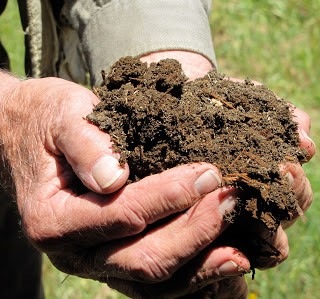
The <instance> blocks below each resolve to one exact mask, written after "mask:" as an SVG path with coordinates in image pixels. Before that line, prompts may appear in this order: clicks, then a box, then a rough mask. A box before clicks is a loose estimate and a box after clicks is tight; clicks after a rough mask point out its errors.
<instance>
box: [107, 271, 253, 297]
mask: <svg viewBox="0 0 320 299" xmlns="http://www.w3.org/2000/svg"><path fill="white" fill-rule="evenodd" d="M105 282H106V283H107V284H108V286H109V287H111V288H113V289H116V290H117V291H119V292H121V293H122V294H125V295H126V296H128V297H129V298H142V299H144V298H145V299H149V298H154V299H157V298H181V299H189V298H190V299H191V298H193V299H201V298H203V299H209V298H212V299H230V298H233V299H245V298H247V293H248V290H247V284H246V282H245V279H244V277H242V276H236V277H230V278H224V279H220V280H217V281H214V282H212V283H211V284H208V285H207V286H205V287H203V288H201V289H199V290H197V291H195V292H190V291H189V293H188V289H186V290H184V291H183V292H182V293H183V294H185V295H181V296H180V295H174V294H168V292H167V290H166V286H165V285H162V284H159V285H157V284H155V285H147V284H141V283H135V282H130V281H125V280H121V279H117V278H113V277H109V278H107V279H106V281H105ZM172 283H174V282H172Z"/></svg>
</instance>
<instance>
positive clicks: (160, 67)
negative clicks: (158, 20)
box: [87, 57, 306, 260]
mask: <svg viewBox="0 0 320 299" xmlns="http://www.w3.org/2000/svg"><path fill="white" fill-rule="evenodd" d="M187 79H188V78H187V77H186V76H185V75H184V73H183V71H182V69H181V66H180V64H179V63H178V62H177V61H176V60H172V59H167V60H162V61H160V62H159V63H153V64H151V65H150V66H149V67H148V66H147V64H146V63H142V62H141V61H140V60H139V59H138V58H132V57H126V58H122V59H120V60H119V61H118V62H117V63H116V64H115V65H114V66H113V68H112V69H111V72H110V73H109V75H108V76H106V77H105V76H104V83H103V84H102V86H101V87H98V88H95V89H94V91H95V93H96V94H97V96H98V97H99V98H100V99H101V102H100V103H99V104H98V105H97V106H96V107H95V108H94V111H93V112H92V113H91V114H90V115H88V117H87V119H88V120H89V121H91V122H92V123H94V124H96V125H98V126H99V128H100V129H102V130H104V131H105V132H107V133H108V134H110V135H111V137H112V140H113V142H114V146H115V149H116V150H117V151H119V152H120V153H121V161H122V162H127V163H128V164H129V166H130V171H131V175H130V178H129V179H130V182H134V181H137V180H139V179H142V178H143V177H145V176H148V175H150V174H155V173H159V172H161V171H163V170H166V169H168V168H171V167H174V166H177V165H179V164H184V163H189V162H210V163H213V164H215V165H216V166H217V167H218V168H219V169H220V170H221V172H222V174H223V179H224V184H225V185H231V186H235V187H236V188H238V189H239V190H242V192H241V194H240V196H239V200H238V203H237V207H236V210H235V212H234V213H232V214H231V215H228V216H227V217H226V220H227V221H229V222H233V223H235V224H236V225H235V226H234V227H236V228H237V229H238V228H239V227H243V226H244V224H245V227H246V228H245V229H243V232H244V234H243V236H242V237H241V238H246V240H247V242H244V240H242V241H241V242H240V243H241V244H240V245H239V242H236V241H235V239H237V240H238V241H239V238H240V237H239V236H241V234H239V232H237V233H236V234H235V233H233V237H232V236H229V237H228V238H229V244H230V243H233V242H236V244H232V245H237V246H238V247H239V246H240V247H243V248H240V249H243V250H244V251H246V252H247V253H248V254H249V255H250V256H251V257H252V256H255V255H258V254H257V253H256V252H255V251H256V250H258V251H259V255H261V254H262V253H263V252H264V253H263V254H265V255H266V256H270V255H276V254H277V252H274V250H273V249H272V248H271V249H270V250H266V247H267V246H264V245H263V240H261V242H260V245H259V246H257V245H256V244H257V238H252V234H251V237H248V236H250V234H249V233H248V229H247V228H248V227H253V226H255V225H256V224H258V226H259V225H261V224H262V225H263V226H265V227H267V228H268V229H269V230H270V232H271V233H272V232H275V231H276V229H277V228H278V226H279V224H280V222H281V221H282V220H290V219H291V217H292V215H293V214H296V213H297V209H298V206H297V202H296V198H295V196H294V194H293V192H292V190H291V188H290V186H289V183H288V181H287V180H286V179H285V177H284V176H283V175H282V174H281V173H280V170H279V164H280V163H282V162H285V161H289V162H297V163H301V162H302V161H304V160H305V159H306V153H305V152H303V151H302V150H301V149H299V138H298V133H297V124H296V123H295V122H294V121H293V118H292V111H291V109H290V106H289V105H288V104H287V103H286V102H285V101H284V100H283V99H280V98H278V97H277V96H276V95H275V94H274V93H273V92H272V91H271V90H269V89H268V88H267V87H266V86H263V85H261V86H260V85H259V86H256V85H254V84H253V83H252V82H250V81H249V80H246V81H245V82H243V83H236V82H232V81H230V80H228V78H226V77H225V76H223V75H221V74H218V73H216V72H214V71H212V72H210V73H208V74H207V75H206V76H205V77H203V78H199V79H197V80H195V81H190V82H189V81H187ZM237 229H233V232H235V231H236V230H237ZM252 231H254V229H253V230H252ZM252 239H254V242H252ZM224 241H226V240H224ZM258 243H259V242H258ZM254 244H255V245H254ZM253 245H254V248H253V247H252V246H253ZM248 246H249V247H250V248H251V249H248V248H247V247H248ZM253 260H254V258H253Z"/></svg>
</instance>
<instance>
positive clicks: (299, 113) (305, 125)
mask: <svg viewBox="0 0 320 299" xmlns="http://www.w3.org/2000/svg"><path fill="white" fill-rule="evenodd" d="M289 105H290V106H291V107H292V114H293V117H294V119H295V120H296V122H298V123H299V127H300V128H301V129H302V130H304V131H305V132H306V133H307V134H308V135H309V134H310V128H311V120H310V116H309V115H308V114H307V113H306V112H304V111H303V110H301V109H299V108H298V107H296V106H294V105H292V104H289Z"/></svg>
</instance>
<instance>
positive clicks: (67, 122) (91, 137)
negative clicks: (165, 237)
mask: <svg viewBox="0 0 320 299" xmlns="http://www.w3.org/2000/svg"><path fill="white" fill-rule="evenodd" d="M72 86H73V85H71V87H70V86H69V90H68V91H69V95H70V100H69V102H68V103H65V106H66V107H64V110H63V111H64V114H63V116H62V117H61V118H60V119H59V122H58V123H57V124H56V128H55V129H54V130H52V133H53V140H54V146H52V147H53V148H55V153H56V154H57V155H61V154H63V155H64V157H65V158H66V159H67V161H68V163H69V164H70V165H71V166H72V168H73V171H74V172H75V173H76V175H77V177H78V178H80V180H81V181H82V183H83V184H84V185H85V186H87V187H88V188H89V189H91V190H92V191H95V192H98V193H112V192H114V191H115V190H118V189H119V188H120V187H122V186H123V185H124V184H125V182H126V181H127V179H128V176H129V169H128V167H127V166H126V165H120V164H119V162H118V159H119V154H116V153H114V151H113V148H112V146H113V144H112V142H111V139H110V136H109V135H108V134H106V133H104V132H102V131H101V130H99V129H98V128H97V127H96V126H95V125H93V124H90V123H89V122H88V121H86V120H85V117H86V116H87V115H88V114H89V113H91V112H92V110H93V107H94V105H95V104H97V103H98V101H99V99H98V98H97V97H96V96H95V95H94V94H93V93H92V92H90V91H89V90H87V89H85V88H81V87H80V86H78V85H75V87H74V90H72Z"/></svg>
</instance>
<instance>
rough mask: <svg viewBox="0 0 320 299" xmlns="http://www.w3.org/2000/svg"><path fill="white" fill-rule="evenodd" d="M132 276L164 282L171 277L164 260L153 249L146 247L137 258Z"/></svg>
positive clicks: (146, 280)
mask: <svg viewBox="0 0 320 299" xmlns="http://www.w3.org/2000/svg"><path fill="white" fill-rule="evenodd" d="M131 273H132V276H133V278H134V279H135V280H138V281H141V282H149V283H150V282H162V281H164V280H167V279H169V278H170V277H171V275H172V273H170V270H169V269H167V267H166V263H165V262H164V260H163V259H162V258H161V257H160V256H159V254H156V253H155V252H154V251H153V250H151V249H148V248H144V249H143V250H141V251H140V253H139V254H138V255H137V257H136V258H135V262H134V265H133V267H132V272H131Z"/></svg>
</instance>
